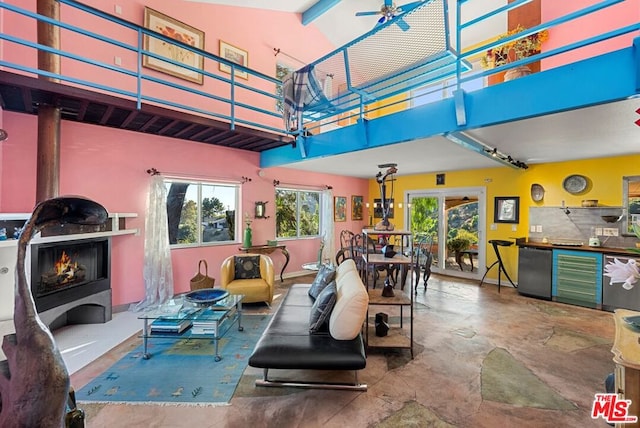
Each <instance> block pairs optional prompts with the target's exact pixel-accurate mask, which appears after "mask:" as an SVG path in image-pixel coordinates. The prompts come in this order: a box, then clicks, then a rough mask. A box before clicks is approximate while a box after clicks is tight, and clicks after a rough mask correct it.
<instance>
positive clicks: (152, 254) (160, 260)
mask: <svg viewBox="0 0 640 428" xmlns="http://www.w3.org/2000/svg"><path fill="white" fill-rule="evenodd" d="M143 277H144V288H145V297H144V300H142V301H141V302H139V303H137V304H135V305H132V310H134V311H140V310H143V309H145V308H148V307H150V306H154V305H161V304H162V303H165V302H166V301H167V300H169V299H170V298H171V297H172V296H173V269H172V267H171V252H170V249H169V230H168V225H167V189H166V188H165V185H164V180H163V179H162V176H160V175H154V176H152V177H151V187H150V189H149V197H148V199H147V216H146V220H145V236H144V267H143Z"/></svg>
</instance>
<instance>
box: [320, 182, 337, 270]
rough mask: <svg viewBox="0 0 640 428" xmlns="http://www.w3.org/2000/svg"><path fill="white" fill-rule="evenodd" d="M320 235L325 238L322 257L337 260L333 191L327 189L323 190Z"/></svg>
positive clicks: (332, 260) (332, 261)
mask: <svg viewBox="0 0 640 428" xmlns="http://www.w3.org/2000/svg"><path fill="white" fill-rule="evenodd" d="M321 229H322V230H321V231H320V235H321V236H322V237H323V239H324V250H323V251H322V259H323V260H324V259H329V260H330V261H331V263H334V262H335V257H336V243H335V223H334V222H333V191H332V190H331V189H327V190H325V191H323V192H322V227H321Z"/></svg>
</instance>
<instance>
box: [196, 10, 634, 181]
mask: <svg viewBox="0 0 640 428" xmlns="http://www.w3.org/2000/svg"><path fill="white" fill-rule="evenodd" d="M190 1H199V2H206V3H214V4H224V5H229V6H238V7H252V8H261V9H271V10H279V11H284V12H292V13H301V12H303V11H305V10H307V9H308V8H309V7H311V6H312V5H313V4H315V3H316V1H317V0H298V1H292V0H269V1H266V0H190ZM411 1H413V0H398V1H397V4H398V5H402V4H406V3H410V2H411ZM496 1H498V0H485V3H486V4H484V5H483V7H484V6H488V4H489V2H491V3H495V2H496ZM382 4H383V0H342V1H340V2H339V3H338V4H337V5H336V6H334V7H333V8H331V9H330V10H329V11H327V12H326V13H324V14H323V15H321V16H320V17H319V18H317V19H316V20H315V21H313V25H315V26H317V27H318V29H319V30H320V31H322V32H323V33H324V34H325V35H326V37H327V38H328V39H329V40H330V41H332V42H333V43H335V45H336V46H342V45H344V44H346V43H347V42H349V41H351V40H354V39H355V38H357V37H359V36H360V35H362V34H364V33H366V32H367V31H369V30H371V29H372V28H373V27H374V26H375V24H376V21H377V19H378V18H379V17H378V16H365V17H356V16H355V13H356V12H359V11H374V10H379V9H380V6H381V5H382ZM639 108H640V99H638V98H636V99H630V100H626V101H620V102H617V103H611V104H606V105H600V106H595V107H589V108H584V109H581V110H574V111H568V112H563V113H557V114H553V115H548V116H543V117H537V118H532V119H527V120H522V121H518V122H511V123H507V124H501V125H496V126H490V127H486V128H482V129H476V130H471V131H468V132H467V134H468V135H470V136H472V137H474V138H476V139H478V140H479V141H482V142H484V143H486V144H488V145H489V146H490V147H496V148H497V149H498V150H499V151H500V152H502V153H504V154H507V155H510V156H511V157H512V158H514V159H516V160H519V161H523V162H525V163H527V164H529V165H533V164H536V163H547V162H560V161H567V160H577V159H587V158H597V157H604V156H617V155H625V154H633V153H636V154H637V153H640V127H639V126H637V125H635V123H634V122H635V121H636V120H638V118H639V117H640V116H638V114H637V113H636V112H635V111H636V110H637V109H639ZM388 162H395V163H397V164H398V175H409V174H417V173H429V172H439V171H455V170H464V169H479V168H488V167H495V166H499V165H502V164H498V163H496V162H494V161H493V160H491V159H489V158H487V157H485V156H483V155H481V154H478V153H476V152H473V151H470V150H466V149H463V148H461V147H460V146H458V145H457V144H455V143H453V142H451V141H449V140H447V139H446V138H444V137H441V136H436V137H431V138H427V139H421V140H416V141H410V142H406V143H399V144H393V145H389V146H385V147H380V148H375V149H368V150H363V151H358V152H352V153H348V154H344V155H337V156H331V157H327V158H320V159H318V158H316V159H312V160H307V161H302V162H298V163H295V164H291V165H286V166H288V167H291V168H297V169H302V170H305V171H315V172H323V173H329V174H339V175H350V176H354V177H362V178H371V177H372V176H374V175H375V173H376V172H377V171H378V168H377V165H378V164H382V163H388Z"/></svg>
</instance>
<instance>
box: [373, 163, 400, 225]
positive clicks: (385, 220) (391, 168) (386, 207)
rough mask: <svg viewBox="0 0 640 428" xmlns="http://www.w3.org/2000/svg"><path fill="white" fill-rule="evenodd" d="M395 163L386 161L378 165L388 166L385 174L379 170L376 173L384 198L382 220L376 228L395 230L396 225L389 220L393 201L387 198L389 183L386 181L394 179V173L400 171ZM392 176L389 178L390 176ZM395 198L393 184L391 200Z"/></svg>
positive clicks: (380, 166) (382, 197)
mask: <svg viewBox="0 0 640 428" xmlns="http://www.w3.org/2000/svg"><path fill="white" fill-rule="evenodd" d="M396 165H397V164H395V163H386V164H382V165H378V168H387V171H386V172H385V173H384V174H383V173H382V171H378V174H376V181H377V182H378V185H379V186H380V198H381V199H382V220H381V221H379V222H378V223H377V224H376V225H375V226H374V229H375V230H393V228H394V226H393V224H392V223H391V222H390V221H389V212H390V209H391V206H390V205H391V201H390V199H387V184H386V181H387V179H389V180H390V181H393V174H395V173H396V172H398V169H397V168H396ZM390 175H391V176H392V177H391V178H389V176H390ZM392 199H393V184H392V187H391V200H392Z"/></svg>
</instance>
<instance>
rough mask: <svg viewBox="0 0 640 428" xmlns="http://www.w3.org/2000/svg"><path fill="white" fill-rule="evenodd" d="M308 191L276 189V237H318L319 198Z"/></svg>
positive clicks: (315, 193)
mask: <svg viewBox="0 0 640 428" xmlns="http://www.w3.org/2000/svg"><path fill="white" fill-rule="evenodd" d="M320 195H321V193H320V192H317V191H309V190H295V189H280V188H278V189H276V237H277V238H304V237H310V236H319V235H320V197H321V196H320Z"/></svg>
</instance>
